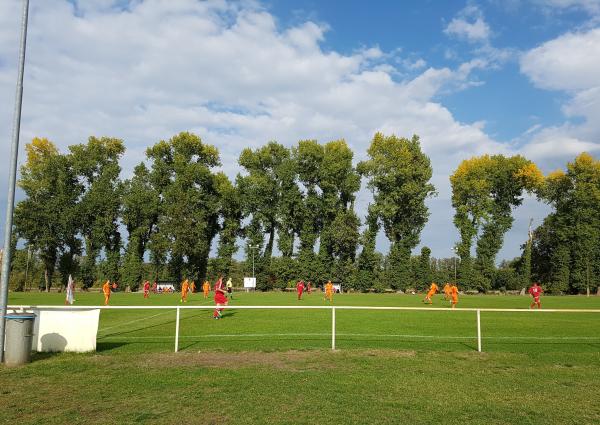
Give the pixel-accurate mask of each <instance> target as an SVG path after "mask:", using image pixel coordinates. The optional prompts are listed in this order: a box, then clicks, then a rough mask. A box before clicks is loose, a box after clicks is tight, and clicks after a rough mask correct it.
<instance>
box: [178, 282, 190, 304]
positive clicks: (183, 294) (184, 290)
mask: <svg viewBox="0 0 600 425" xmlns="http://www.w3.org/2000/svg"><path fill="white" fill-rule="evenodd" d="M189 290H190V283H189V282H188V280H187V279H186V280H184V281H183V283H182V284H181V299H180V300H179V302H180V303H187V296H188V291H189Z"/></svg>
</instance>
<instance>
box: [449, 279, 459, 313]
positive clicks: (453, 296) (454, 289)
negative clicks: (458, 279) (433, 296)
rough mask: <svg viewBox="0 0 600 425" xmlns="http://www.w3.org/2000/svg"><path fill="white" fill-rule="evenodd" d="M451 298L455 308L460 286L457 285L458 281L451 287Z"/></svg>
mask: <svg viewBox="0 0 600 425" xmlns="http://www.w3.org/2000/svg"><path fill="white" fill-rule="evenodd" d="M450 300H451V301H450V302H451V303H452V308H455V307H456V304H458V287H457V286H456V283H453V284H452V286H451V287H450Z"/></svg>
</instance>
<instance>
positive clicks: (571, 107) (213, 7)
mask: <svg viewBox="0 0 600 425" xmlns="http://www.w3.org/2000/svg"><path fill="white" fill-rule="evenodd" d="M19 3H20V1H19V0H6V1H3V2H1V3H0V99H2V101H1V103H0V140H4V141H5V142H3V143H2V144H0V169H1V170H2V171H1V172H0V192H1V193H0V219H2V224H1V225H0V226H2V228H0V231H2V230H3V223H4V210H5V204H6V195H5V192H4V189H1V188H4V187H6V184H7V183H6V180H7V176H6V173H7V172H6V169H7V165H8V163H7V160H8V142H9V140H10V131H11V129H10V125H11V122H12V102H13V99H14V83H15V78H16V59H17V50H16V46H17V37H18V25H19V22H18V16H19V13H18V9H19ZM599 75H600V0H504V1H502V0H480V1H451V2H449V1H441V0H440V1H433V0H430V1H428V0H421V1H416V0H415V1H402V2H396V1H373V2H364V1H357V0H352V1H344V2H334V1H316V0H306V1H292V0H288V1H275V0H271V1H262V2H261V1H252V0H245V1H226V0H209V1H205V2H200V1H197V0H171V1H161V0H145V1H141V0H136V1H131V2H127V1H123V0H119V1H114V0H87V1H75V0H70V1H67V0H44V1H41V0H31V15H30V32H29V38H28V56H27V64H26V79H25V98H24V107H23V124H22V140H23V142H27V141H28V140H30V139H31V138H32V137H34V136H42V137H48V138H49V139H51V140H52V141H54V142H55V143H56V144H57V145H58V146H59V147H60V148H61V149H66V147H67V146H68V145H70V144H74V143H82V142H84V141H85V140H86V139H87V137H88V136H90V135H95V136H103V135H106V136H113V137H119V138H122V139H124V141H125V144H126V147H127V153H126V154H125V156H124V158H123V161H122V164H123V174H124V176H125V177H127V176H128V175H129V174H130V173H131V170H132V169H133V167H134V166H135V164H137V163H138V162H139V161H141V160H143V159H144V158H143V151H144V149H145V147H146V146H148V145H150V144H153V143H155V142H157V141H158V140H160V139H165V138H168V137H170V136H172V135H173V134H176V133H177V132H179V131H183V130H189V131H193V132H195V133H197V134H199V135H200V136H201V137H202V138H203V140H204V141H205V142H208V143H211V144H214V145H216V146H217V147H218V148H219V150H220V152H221V157H222V161H223V167H222V168H223V170H224V171H225V172H226V173H227V174H228V175H230V176H231V177H234V176H235V175H236V173H237V172H238V171H239V170H238V168H237V163H236V160H237V157H238V156H239V153H240V152H241V150H242V149H243V148H244V147H246V146H251V147H258V146H260V145H262V144H264V143H266V142H267V141H269V140H278V141H279V142H281V143H283V144H285V145H287V146H291V145H293V144H295V143H296V142H297V141H298V140H301V139H308V138H311V139H312V138H316V139H318V140H320V141H321V142H327V141H329V140H335V139H339V138H344V139H345V140H347V142H348V143H349V144H350V146H351V147H352V148H353V149H354V151H355V154H356V158H355V160H356V161H358V160H361V159H363V158H364V155H365V151H366V148H367V147H368V144H369V142H370V139H371V138H372V136H373V134H374V133H375V132H376V131H383V132H384V133H387V134H390V133H395V134H397V135H399V136H407V137H410V136H411V135H412V134H413V133H417V134H419V135H420V136H421V140H422V144H423V149H424V151H425V152H426V153H427V154H428V155H429V156H430V157H431V160H432V165H433V168H434V177H433V183H434V184H435V185H436V188H437V189H438V192H439V194H438V196H437V197H436V198H435V199H432V200H430V201H429V202H428V205H429V206H430V210H431V218H430V221H429V223H428V225H427V226H426V228H425V230H424V232H423V235H422V244H425V245H428V246H430V247H431V248H432V251H433V255H434V256H437V257H444V256H450V255H451V253H452V251H451V248H452V246H453V245H454V243H455V242H456V240H457V237H458V236H457V234H456V231H455V229H454V226H453V224H452V214H453V211H452V207H451V204H450V186H449V183H448V176H449V175H450V174H451V173H452V171H453V170H454V169H456V167H457V166H458V164H459V163H460V161H461V160H463V159H466V158H469V157H471V156H474V155H481V154H484V153H490V154H494V153H502V154H505V155H515V154H522V155H525V156H527V157H528V158H530V159H532V160H534V161H536V162H537V163H538V165H539V166H540V168H542V170H543V171H545V172H548V171H551V170H553V169H555V168H557V167H564V166H565V164H566V162H567V161H569V160H572V159H573V158H574V157H575V156H576V155H577V154H578V153H580V152H582V151H584V150H585V151H589V152H591V153H592V154H594V155H596V156H598V152H599V151H600V123H599V122H598V121H597V119H596V117H597V116H598V115H599V114H600V77H599ZM21 150H22V149H21ZM22 159H23V156H22V155H21V161H22ZM20 196H22V195H20ZM370 200H371V199H370V194H369V193H368V191H366V190H365V189H364V188H363V189H362V190H361V192H360V193H359V195H358V201H357V212H358V214H359V216H360V217H364V215H365V212H366V208H367V206H368V203H369V202H370ZM548 212H549V208H548V207H547V206H545V205H543V204H540V203H538V202H537V201H535V200H534V199H526V201H525V203H524V205H523V206H522V207H521V208H519V209H517V210H515V212H514V216H515V224H514V227H513V229H512V230H511V231H510V232H509V233H508V234H507V235H506V239H505V244H504V247H503V250H502V251H501V253H500V255H499V259H502V258H512V257H514V256H516V255H519V250H520V245H521V243H522V242H523V240H524V239H525V238H526V231H527V224H528V222H529V218H530V217H533V218H534V220H535V222H536V224H539V223H541V221H542V220H543V217H544V216H545V215H546V214H547V213H548ZM378 247H379V249H380V250H381V251H383V252H386V251H387V243H386V241H385V238H384V237H383V236H381V237H380V238H379V240H378Z"/></svg>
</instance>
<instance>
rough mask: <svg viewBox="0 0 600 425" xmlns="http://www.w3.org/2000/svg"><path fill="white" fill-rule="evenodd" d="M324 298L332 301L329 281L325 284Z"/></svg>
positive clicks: (331, 286) (331, 287) (331, 288)
mask: <svg viewBox="0 0 600 425" xmlns="http://www.w3.org/2000/svg"><path fill="white" fill-rule="evenodd" d="M325 299H326V300H329V302H332V301H333V283H331V281H328V282H327V283H326V284H325Z"/></svg>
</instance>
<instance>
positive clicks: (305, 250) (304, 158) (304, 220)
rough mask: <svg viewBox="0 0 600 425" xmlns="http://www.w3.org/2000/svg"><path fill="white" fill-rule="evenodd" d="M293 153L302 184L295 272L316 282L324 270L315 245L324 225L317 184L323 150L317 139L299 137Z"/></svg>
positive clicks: (321, 203) (321, 200)
mask: <svg viewBox="0 0 600 425" xmlns="http://www.w3.org/2000/svg"><path fill="white" fill-rule="evenodd" d="M292 155H293V158H294V160H295V163H296V166H297V167H298V168H297V169H298V180H299V182H300V184H301V185H302V186H303V187H304V192H303V194H302V205H301V208H300V217H301V219H300V226H299V234H298V238H299V240H300V252H299V254H298V271H299V275H300V276H301V278H302V279H305V280H310V281H311V282H318V279H322V278H323V272H324V270H322V269H321V266H322V264H320V262H317V258H316V255H315V246H316V243H317V241H318V239H319V235H320V233H321V229H322V226H323V199H322V197H321V195H320V194H319V184H320V182H321V171H320V169H321V166H322V164H323V157H324V155H325V153H324V149H323V146H322V145H320V144H319V142H317V141H316V140H301V141H299V142H298V144H297V146H295V147H294V148H293V149H292Z"/></svg>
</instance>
